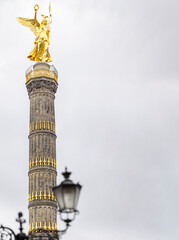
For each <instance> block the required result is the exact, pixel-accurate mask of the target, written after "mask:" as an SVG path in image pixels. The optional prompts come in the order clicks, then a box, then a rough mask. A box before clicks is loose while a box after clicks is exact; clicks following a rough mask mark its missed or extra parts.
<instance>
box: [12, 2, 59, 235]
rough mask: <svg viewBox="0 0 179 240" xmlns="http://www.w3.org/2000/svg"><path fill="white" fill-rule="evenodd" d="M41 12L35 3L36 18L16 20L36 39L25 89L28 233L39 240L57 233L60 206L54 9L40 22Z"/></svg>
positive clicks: (30, 56)
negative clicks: (52, 32)
mask: <svg viewBox="0 0 179 240" xmlns="http://www.w3.org/2000/svg"><path fill="white" fill-rule="evenodd" d="M38 10H39V6H38V5H37V4H36V5H35V6H34V11H35V16H34V18H32V19H28V18H20V17H19V18H17V20H18V21H19V23H21V24H22V25H24V26H26V27H28V28H30V30H31V31H32V32H33V33H34V34H35V36H36V39H35V41H34V48H33V49H32V50H31V52H30V53H29V54H28V58H29V59H30V60H31V61H36V62H37V63H35V64H34V65H33V66H31V67H30V68H29V69H28V70H27V71H26V87H27V91H28V95H29V99H30V124H29V174H28V175H29V199H28V200H29V233H33V236H36V237H37V239H38V236H42V235H43V233H41V232H42V230H43V231H46V232H48V234H50V235H51V236H52V237H53V233H54V234H55V232H56V230H57V219H56V218H57V217H56V215H57V204H56V199H55V197H54V194H53V191H52V188H53V187H54V186H56V178H57V171H56V134H55V109H54V99H55V93H56V91H57V87H58V73H57V70H56V69H55V67H54V66H53V65H49V64H48V63H47V62H51V61H52V60H51V57H50V53H49V44H50V41H49V35H50V24H51V22H52V15H51V7H50V6H49V16H45V15H41V16H42V17H43V19H42V21H41V22H38V20H37V12H38ZM34 234H35V235H34ZM54 236H55V235H54ZM36 237H35V238H36Z"/></svg>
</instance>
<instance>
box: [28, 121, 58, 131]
mask: <svg viewBox="0 0 179 240" xmlns="http://www.w3.org/2000/svg"><path fill="white" fill-rule="evenodd" d="M36 130H49V131H52V132H54V133H55V123H53V122H49V121H45V120H44V121H36V122H32V123H30V124H29V133H31V132H34V131H36Z"/></svg>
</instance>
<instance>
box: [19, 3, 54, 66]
mask: <svg viewBox="0 0 179 240" xmlns="http://www.w3.org/2000/svg"><path fill="white" fill-rule="evenodd" d="M38 10H39V6H38V5H37V4H36V5H35V6H34V11H35V16H34V18H21V17H19V18H17V20H18V22H19V23H21V24H22V25H23V26H25V27H28V28H30V30H31V31H32V32H33V33H34V34H35V36H36V39H35V41H34V48H33V49H32V51H31V52H30V53H29V55H28V56H27V57H28V58H29V59H30V60H31V61H36V62H40V61H44V62H51V61H52V60H51V57H50V53H49V45H50V41H49V36H50V24H51V23H52V15H51V5H50V4H49V16H45V15H41V16H42V17H43V19H42V21H41V23H39V22H38V21H37V11H38Z"/></svg>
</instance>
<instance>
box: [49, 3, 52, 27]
mask: <svg viewBox="0 0 179 240" xmlns="http://www.w3.org/2000/svg"><path fill="white" fill-rule="evenodd" d="M50 23H52V14H51V2H49V24H50Z"/></svg>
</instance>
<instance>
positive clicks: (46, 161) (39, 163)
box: [29, 157, 57, 169]
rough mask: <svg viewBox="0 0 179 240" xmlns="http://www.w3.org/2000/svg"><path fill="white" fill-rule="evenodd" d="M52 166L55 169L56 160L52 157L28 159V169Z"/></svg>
mask: <svg viewBox="0 0 179 240" xmlns="http://www.w3.org/2000/svg"><path fill="white" fill-rule="evenodd" d="M44 166H47V167H53V168H55V169H56V167H57V164H56V160H55V159H53V158H49V157H47V158H45V157H44V158H42V157H40V158H33V159H30V160H29V169H31V168H34V167H44Z"/></svg>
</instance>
